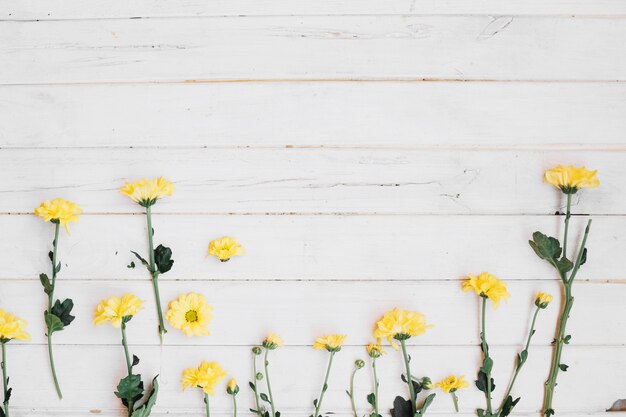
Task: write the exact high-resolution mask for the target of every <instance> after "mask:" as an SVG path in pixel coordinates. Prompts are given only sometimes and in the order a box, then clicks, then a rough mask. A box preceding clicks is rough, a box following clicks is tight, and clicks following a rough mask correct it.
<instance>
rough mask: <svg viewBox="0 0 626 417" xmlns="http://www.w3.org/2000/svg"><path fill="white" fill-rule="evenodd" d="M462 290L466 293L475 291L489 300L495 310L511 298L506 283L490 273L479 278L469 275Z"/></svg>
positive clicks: (484, 273) (485, 273)
mask: <svg viewBox="0 0 626 417" xmlns="http://www.w3.org/2000/svg"><path fill="white" fill-rule="evenodd" d="M462 288H463V291H465V292H467V291H472V290H473V291H475V292H476V294H478V295H480V296H481V297H483V298H489V299H490V300H491V302H492V303H493V307H494V308H498V306H499V305H500V300H503V299H504V300H506V299H507V298H509V297H510V296H511V294H509V292H508V291H507V289H506V284H505V283H504V281H500V280H499V279H498V278H496V277H495V275H491V274H490V273H488V272H483V273H482V274H480V275H478V276H476V275H471V274H470V275H468V276H467V280H466V281H463V284H462Z"/></svg>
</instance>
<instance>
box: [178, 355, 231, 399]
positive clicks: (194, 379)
mask: <svg viewBox="0 0 626 417" xmlns="http://www.w3.org/2000/svg"><path fill="white" fill-rule="evenodd" d="M225 377H226V371H225V370H224V369H223V368H222V367H221V366H220V364H219V363H217V362H207V361H202V363H201V364H200V366H198V367H197V368H188V369H185V370H184V371H183V378H182V379H181V380H180V382H182V384H183V391H184V390H186V389H187V388H189V387H191V388H202V390H203V391H204V392H205V393H206V394H209V395H213V394H214V393H215V387H216V386H217V384H219V383H220V381H221V380H222V379H224V378H225Z"/></svg>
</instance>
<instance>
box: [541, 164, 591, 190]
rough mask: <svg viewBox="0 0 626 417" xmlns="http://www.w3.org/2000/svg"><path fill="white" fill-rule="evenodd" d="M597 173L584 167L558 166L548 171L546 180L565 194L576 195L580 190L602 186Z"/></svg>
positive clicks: (545, 176) (545, 175)
mask: <svg viewBox="0 0 626 417" xmlns="http://www.w3.org/2000/svg"><path fill="white" fill-rule="evenodd" d="M597 172H598V171H597V170H596V171H589V170H588V169H587V168H585V167H584V166H583V167H580V168H577V167H575V166H573V165H569V166H566V167H564V166H563V165H557V166H556V167H554V168H552V169H549V170H547V171H546V173H545V174H544V178H545V180H546V182H547V183H548V184H551V185H554V186H555V187H557V188H559V189H560V190H561V191H563V192H564V193H565V194H574V193H576V191H578V190H579V189H580V188H596V187H597V186H598V185H600V180H599V179H598V177H597V176H596V173H597Z"/></svg>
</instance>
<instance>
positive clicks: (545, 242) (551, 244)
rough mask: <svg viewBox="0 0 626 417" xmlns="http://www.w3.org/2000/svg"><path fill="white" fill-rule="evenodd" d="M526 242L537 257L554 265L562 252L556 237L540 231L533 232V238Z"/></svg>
mask: <svg viewBox="0 0 626 417" xmlns="http://www.w3.org/2000/svg"><path fill="white" fill-rule="evenodd" d="M528 244H529V245H530V247H531V248H533V250H534V251H535V253H536V254H537V256H538V257H540V258H541V259H544V260H546V261H548V262H550V263H551V264H552V265H555V266H556V260H557V259H559V258H560V257H561V252H562V249H561V244H560V243H559V240H558V239H556V238H554V237H551V236H546V235H544V234H543V233H541V232H535V233H533V240H529V241H528Z"/></svg>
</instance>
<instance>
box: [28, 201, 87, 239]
mask: <svg viewBox="0 0 626 417" xmlns="http://www.w3.org/2000/svg"><path fill="white" fill-rule="evenodd" d="M82 212H83V210H82V209H81V208H80V206H79V205H78V204H76V203H72V202H71V201H67V200H64V199H62V198H55V199H54V200H52V201H50V200H46V201H44V202H43V203H41V204H40V205H39V207H37V208H36V209H35V215H36V216H39V217H42V218H43V220H44V221H46V222H48V221H51V222H53V223H60V224H61V226H63V227H65V230H66V231H67V233H68V234H69V233H70V225H69V223H70V222H77V221H78V215H79V214H81V213H82Z"/></svg>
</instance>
